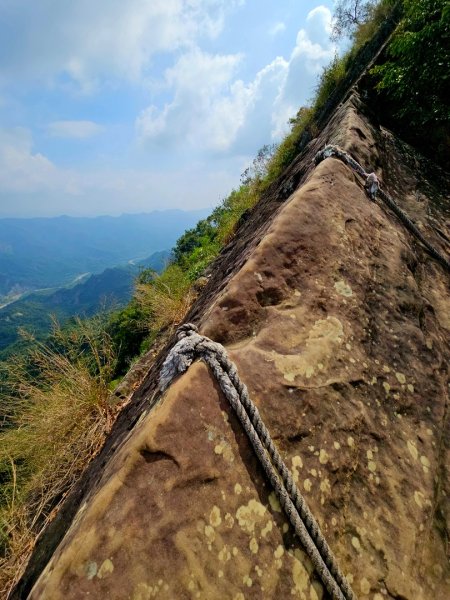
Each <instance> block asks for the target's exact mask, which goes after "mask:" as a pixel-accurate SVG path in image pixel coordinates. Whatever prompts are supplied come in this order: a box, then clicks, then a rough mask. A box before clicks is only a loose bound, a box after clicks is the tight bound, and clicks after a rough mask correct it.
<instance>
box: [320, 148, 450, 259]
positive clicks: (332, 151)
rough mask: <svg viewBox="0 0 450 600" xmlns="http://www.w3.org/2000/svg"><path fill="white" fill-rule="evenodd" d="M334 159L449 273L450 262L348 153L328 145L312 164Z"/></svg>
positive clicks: (373, 177)
mask: <svg viewBox="0 0 450 600" xmlns="http://www.w3.org/2000/svg"><path fill="white" fill-rule="evenodd" d="M332 156H334V157H336V158H339V159H340V160H342V161H343V162H344V163H346V164H347V165H349V167H351V168H352V169H353V170H354V171H356V172H357V173H359V174H360V175H361V177H364V178H365V180H366V181H365V183H364V187H365V189H366V191H367V193H368V195H369V197H370V199H371V200H373V201H375V198H376V197H379V198H381V199H382V200H383V202H384V203H385V204H386V205H387V206H388V207H389V208H390V209H391V210H392V211H393V212H394V213H395V214H396V215H397V217H398V218H399V219H400V221H401V222H402V223H403V224H404V225H405V227H406V228H407V229H408V230H409V231H410V232H411V233H412V234H413V235H414V236H415V237H416V238H417V239H418V240H419V241H420V242H422V244H423V245H424V246H425V248H426V249H427V250H428V252H429V253H430V254H431V256H432V257H433V258H435V259H436V260H437V261H438V262H440V263H441V265H442V266H443V267H444V268H445V269H446V270H447V271H450V261H449V260H448V259H447V258H446V257H445V256H444V255H443V254H441V252H439V250H437V249H436V248H435V247H434V246H433V245H432V244H431V243H430V242H429V241H428V240H427V239H426V238H425V237H424V236H423V234H422V233H421V232H420V230H419V229H418V228H417V225H415V223H413V221H412V220H411V219H410V218H409V217H408V215H407V214H406V213H405V212H404V211H403V210H402V209H401V208H400V207H399V205H398V204H397V203H396V202H395V200H393V198H391V197H390V196H388V194H386V192H384V191H383V190H382V189H381V188H380V182H379V181H378V177H377V176H376V175H375V173H367V172H366V171H365V170H364V169H363V167H362V166H361V165H360V164H359V162H357V161H356V160H355V159H354V158H353V157H352V156H350V154H348V152H345V150H342V148H339V146H333V145H331V144H330V145H328V146H325V148H324V149H323V150H320V151H319V152H318V153H317V154H316V156H315V157H314V162H315V163H316V165H317V164H319V163H320V162H321V161H322V160H325V159H326V158H330V157H332Z"/></svg>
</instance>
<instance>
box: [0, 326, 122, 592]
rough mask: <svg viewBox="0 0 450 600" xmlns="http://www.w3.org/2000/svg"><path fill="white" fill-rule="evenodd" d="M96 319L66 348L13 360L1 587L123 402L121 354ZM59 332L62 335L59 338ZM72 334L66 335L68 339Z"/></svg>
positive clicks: (1, 507)
mask: <svg viewBox="0 0 450 600" xmlns="http://www.w3.org/2000/svg"><path fill="white" fill-rule="evenodd" d="M95 325H96V324H95V322H92V323H90V322H81V321H80V322H79V323H78V327H77V328H76V329H74V331H73V332H72V333H71V334H70V335H69V336H65V335H64V334H62V333H61V331H59V332H58V331H57V332H56V336H55V340H56V342H57V343H58V344H61V343H62V342H64V343H65V347H64V350H65V351H66V352H65V354H61V347H58V351H55V350H52V349H50V348H49V347H47V346H44V345H41V344H38V345H37V346H36V347H35V349H34V350H33V352H32V356H31V357H29V358H28V360H27V361H26V362H25V361H23V360H22V361H20V360H19V361H16V362H11V363H10V364H8V365H7V366H6V371H5V374H4V377H3V380H4V381H6V384H7V385H6V386H4V387H5V388H7V389H8V393H7V394H4V395H3V397H2V398H1V399H0V412H1V414H2V415H3V416H4V426H3V429H2V431H1V432H0V477H1V482H2V483H1V487H0V552H1V555H0V592H1V593H2V597H5V596H7V594H8V593H9V591H10V589H11V588H12V586H13V585H14V584H15V582H16V581H17V580H18V578H19V577H20V575H21V573H22V571H23V568H24V567H25V565H26V562H27V560H28V558H29V556H30V554H31V551H32V549H33V546H34V542H35V539H36V537H37V535H38V534H39V532H40V531H42V529H43V528H44V527H45V525H46V524H47V523H48V522H49V521H50V520H51V519H52V518H53V515H54V514H55V511H56V510H57V507H58V505H59V504H60V502H61V501H62V500H63V498H64V497H65V496H66V495H67V493H68V492H69V491H70V490H71V488H72V487H73V485H74V483H75V482H76V481H77V479H78V478H79V476H80V474H81V472H82V471H83V470H84V468H85V467H86V465H87V464H88V463H89V461H90V460H91V459H92V457H93V456H95V454H96V453H97V452H98V451H99V449H100V448H101V447H102V445H103V442H104V439H105V435H106V434H107V433H108V432H109V430H110V428H111V425H112V423H113V421H114V417H115V415H116V413H117V412H118V407H117V406H113V405H111V404H110V402H109V397H110V394H109V390H108V385H107V380H108V373H109V372H110V370H111V368H112V362H113V360H114V357H113V352H112V346H111V344H110V340H109V339H108V338H107V336H106V334H104V332H101V331H96V327H95ZM58 336H59V337H58ZM63 338H64V339H63Z"/></svg>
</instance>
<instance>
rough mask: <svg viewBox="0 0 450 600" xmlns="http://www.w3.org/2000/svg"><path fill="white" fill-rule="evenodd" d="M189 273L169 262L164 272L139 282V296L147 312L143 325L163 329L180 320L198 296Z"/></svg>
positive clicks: (136, 296) (140, 302) (136, 290)
mask: <svg viewBox="0 0 450 600" xmlns="http://www.w3.org/2000/svg"><path fill="white" fill-rule="evenodd" d="M191 287H192V284H191V281H190V280H189V277H188V275H187V274H186V273H185V272H184V271H183V270H182V269H181V267H179V266H178V265H175V264H173V265H169V266H168V267H167V269H166V270H165V271H164V272H163V273H162V274H161V275H157V274H155V275H154V278H153V279H152V280H151V281H149V282H147V283H143V282H138V283H137V284H136V289H135V299H136V301H137V302H138V304H139V305H140V307H141V309H142V312H143V313H144V314H145V315H146V318H147V323H144V324H143V325H144V326H146V327H149V328H150V329H152V330H156V331H160V330H162V329H165V328H167V327H169V328H172V327H175V326H176V325H177V324H178V323H180V322H181V321H182V320H183V318H184V316H185V314H186V312H187V311H188V309H189V308H190V306H191V304H192V301H193V299H194V296H195V294H194V292H193V291H192V289H191Z"/></svg>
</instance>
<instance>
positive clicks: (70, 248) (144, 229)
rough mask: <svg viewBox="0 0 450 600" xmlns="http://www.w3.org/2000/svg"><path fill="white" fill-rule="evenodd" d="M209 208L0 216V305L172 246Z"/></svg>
mask: <svg viewBox="0 0 450 600" xmlns="http://www.w3.org/2000/svg"><path fill="white" fill-rule="evenodd" d="M208 212H209V211H207V210H203V211H190V212H185V211H181V210H164V211H155V212H151V213H145V214H134V215H122V216H120V217H109V216H105V217H95V218H74V217H67V216H62V217H56V218H34V219H0V304H2V303H4V302H6V301H8V300H10V299H11V297H14V296H17V295H20V294H21V293H23V292H25V291H29V290H37V289H42V288H55V287H62V286H65V285H67V284H69V283H70V282H73V281H74V280H75V279H76V278H77V277H79V276H80V275H81V274H84V273H100V272H102V271H103V270H104V269H107V268H110V267H116V266H117V265H120V264H122V263H127V262H128V261H136V260H139V259H143V258H145V257H146V256H150V255H151V254H153V253H154V252H157V251H160V250H167V249H170V248H171V247H172V246H173V245H174V244H175V242H176V240H177V239H178V237H179V236H180V235H181V234H182V233H183V232H184V231H185V230H186V229H189V228H191V227H193V226H194V225H195V224H196V223H197V221H198V220H199V219H201V218H202V217H204V216H206V214H207V213H208Z"/></svg>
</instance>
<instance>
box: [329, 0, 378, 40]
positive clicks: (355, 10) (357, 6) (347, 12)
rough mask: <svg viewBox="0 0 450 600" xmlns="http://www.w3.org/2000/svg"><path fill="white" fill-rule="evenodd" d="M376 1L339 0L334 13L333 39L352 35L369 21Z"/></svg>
mask: <svg viewBox="0 0 450 600" xmlns="http://www.w3.org/2000/svg"><path fill="white" fill-rule="evenodd" d="M374 4H375V3H374V2H369V1H367V0H366V1H365V0H338V2H337V3H336V5H335V8H334V13H333V29H332V32H331V39H332V40H334V41H338V40H339V39H341V38H343V37H344V36H348V37H351V36H352V34H353V33H354V31H355V29H356V28H357V27H358V26H359V25H361V24H362V23H365V22H367V21H368V19H369V17H370V12H371V10H372V9H373V7H374Z"/></svg>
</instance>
